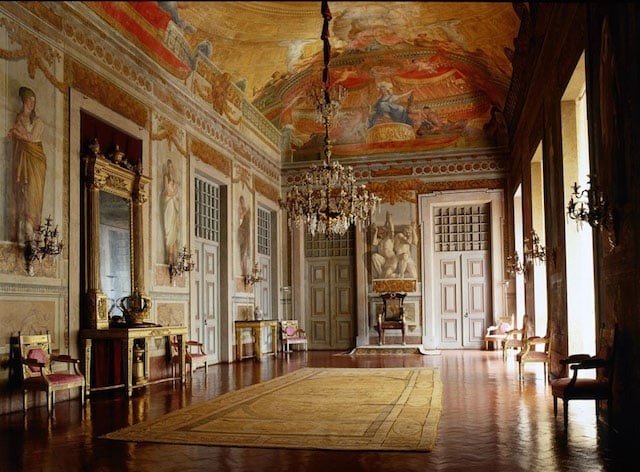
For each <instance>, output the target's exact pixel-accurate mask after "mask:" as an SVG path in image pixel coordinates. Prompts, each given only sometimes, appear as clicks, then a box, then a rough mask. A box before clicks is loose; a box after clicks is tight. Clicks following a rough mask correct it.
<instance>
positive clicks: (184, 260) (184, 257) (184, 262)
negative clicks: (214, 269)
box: [169, 246, 195, 283]
mask: <svg viewBox="0 0 640 472" xmlns="http://www.w3.org/2000/svg"><path fill="white" fill-rule="evenodd" d="M194 266H195V264H194V262H193V255H192V254H191V252H190V251H189V252H187V246H185V247H183V248H182V251H180V252H179V253H178V257H177V259H176V262H175V263H173V264H169V278H170V280H171V283H173V279H174V278H175V277H179V276H181V275H182V274H183V273H185V272H191V271H192V270H193V267H194Z"/></svg>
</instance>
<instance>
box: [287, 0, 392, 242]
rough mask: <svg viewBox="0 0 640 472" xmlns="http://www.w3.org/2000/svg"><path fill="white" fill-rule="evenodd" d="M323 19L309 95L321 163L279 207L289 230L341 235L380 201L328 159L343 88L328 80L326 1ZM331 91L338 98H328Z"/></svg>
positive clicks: (364, 219) (348, 170)
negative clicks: (319, 62) (319, 130)
mask: <svg viewBox="0 0 640 472" xmlns="http://www.w3.org/2000/svg"><path fill="white" fill-rule="evenodd" d="M321 11H322V16H323V18H324V22H323V27H322V35H321V36H320V37H321V39H322V41H323V45H324V68H323V70H322V85H321V87H320V88H314V89H312V91H311V96H312V98H313V99H314V101H315V104H316V108H317V110H318V112H319V115H320V119H321V121H322V125H323V127H324V146H323V154H324V161H323V163H322V164H320V165H314V166H312V167H311V169H310V170H309V172H307V173H306V174H305V175H304V177H303V179H302V182H301V183H300V184H299V185H294V186H293V187H292V188H291V189H290V190H289V191H288V192H287V194H286V196H285V198H284V199H282V200H280V207H281V208H283V209H284V210H286V212H287V216H288V224H289V229H293V227H296V228H299V227H301V226H302V225H303V224H305V223H306V224H307V227H308V230H309V232H310V233H311V234H312V235H313V236H315V235H316V233H319V234H327V235H332V234H339V235H343V234H344V233H346V231H347V230H348V229H349V227H350V226H351V225H352V224H353V225H356V224H360V225H362V224H365V223H366V222H367V221H368V220H369V218H370V216H371V213H372V212H373V211H374V210H375V209H376V208H377V206H378V203H379V202H380V198H379V197H377V196H376V195H374V194H373V193H371V192H369V191H367V189H366V187H365V186H364V185H357V183H356V179H355V177H354V175H353V169H352V168H351V166H346V167H345V166H343V165H342V164H340V163H339V162H337V161H332V160H331V140H330V139H329V128H330V127H331V123H332V120H333V118H335V116H336V115H337V114H338V111H339V109H340V105H341V103H340V102H341V101H342V100H343V99H344V97H345V91H344V89H343V88H342V87H340V86H339V87H337V88H334V89H332V88H331V81H330V77H329V60H330V58H331V45H330V44H329V22H330V21H331V11H330V10H329V5H328V3H327V2H326V1H323V2H322V7H321ZM331 91H333V92H334V94H335V95H337V97H336V98H334V99H333V100H332V99H331Z"/></svg>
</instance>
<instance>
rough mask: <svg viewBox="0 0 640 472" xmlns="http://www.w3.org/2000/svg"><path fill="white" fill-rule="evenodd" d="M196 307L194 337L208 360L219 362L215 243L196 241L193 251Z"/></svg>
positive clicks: (192, 329)
mask: <svg viewBox="0 0 640 472" xmlns="http://www.w3.org/2000/svg"><path fill="white" fill-rule="evenodd" d="M194 256H195V257H194V258H195V262H196V264H195V267H194V271H193V272H192V277H193V278H194V292H195V310H194V311H193V315H192V319H191V338H192V339H196V340H198V341H201V342H202V343H203V344H204V346H203V347H204V350H205V352H206V353H207V356H208V362H209V363H211V364H215V363H218V362H220V347H219V335H220V326H219V324H220V319H219V316H218V312H219V308H218V307H219V303H218V300H219V298H218V292H219V286H218V276H217V273H218V248H217V246H216V245H215V244H211V243H206V242H202V241H200V242H197V243H196V249H195V250H194Z"/></svg>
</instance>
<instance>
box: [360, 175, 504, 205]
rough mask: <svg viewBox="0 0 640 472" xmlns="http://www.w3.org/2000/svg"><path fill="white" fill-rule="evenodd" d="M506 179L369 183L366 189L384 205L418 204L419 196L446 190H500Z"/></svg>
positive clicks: (417, 180) (412, 180)
mask: <svg viewBox="0 0 640 472" xmlns="http://www.w3.org/2000/svg"><path fill="white" fill-rule="evenodd" d="M504 185H505V179H476V180H448V181H445V182H429V181H424V180H419V179H409V180H389V181H386V182H369V183H368V184H367V185H366V187H367V190H369V191H370V192H373V193H375V194H376V195H377V196H379V197H380V198H381V199H382V202H383V203H390V204H395V203H399V202H410V203H416V202H417V195H419V194H423V193H429V192H437V191H445V190H471V189H500V188H504Z"/></svg>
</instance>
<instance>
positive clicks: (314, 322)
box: [305, 257, 355, 350]
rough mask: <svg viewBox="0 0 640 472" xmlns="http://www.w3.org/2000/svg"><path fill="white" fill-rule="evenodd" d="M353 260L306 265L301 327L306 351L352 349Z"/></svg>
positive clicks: (312, 260) (317, 260) (314, 260)
mask: <svg viewBox="0 0 640 472" xmlns="http://www.w3.org/2000/svg"><path fill="white" fill-rule="evenodd" d="M353 268H354V264H353V257H331V258H329V257H317V258H308V259H307V261H306V273H307V281H308V284H307V297H306V298H307V304H306V305H307V306H306V310H305V311H306V319H305V326H306V331H307V338H308V342H309V349H316V350H345V349H350V348H352V347H354V346H355V282H354V270H353Z"/></svg>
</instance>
